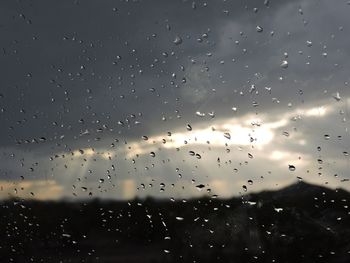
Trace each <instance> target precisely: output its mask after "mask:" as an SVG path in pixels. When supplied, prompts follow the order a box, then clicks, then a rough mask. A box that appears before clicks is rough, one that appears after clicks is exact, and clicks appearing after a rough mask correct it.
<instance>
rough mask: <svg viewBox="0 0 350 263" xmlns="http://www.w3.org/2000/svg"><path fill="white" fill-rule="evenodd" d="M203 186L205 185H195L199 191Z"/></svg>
mask: <svg viewBox="0 0 350 263" xmlns="http://www.w3.org/2000/svg"><path fill="white" fill-rule="evenodd" d="M204 187H205V185H204V184H199V185H196V188H197V189H198V190H199V191H201V190H202V189H203V188H204Z"/></svg>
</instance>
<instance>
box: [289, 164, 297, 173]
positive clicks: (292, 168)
mask: <svg viewBox="0 0 350 263" xmlns="http://www.w3.org/2000/svg"><path fill="white" fill-rule="evenodd" d="M288 169H289V171H292V172H294V171H295V169H296V168H295V166H294V165H292V164H289V165H288Z"/></svg>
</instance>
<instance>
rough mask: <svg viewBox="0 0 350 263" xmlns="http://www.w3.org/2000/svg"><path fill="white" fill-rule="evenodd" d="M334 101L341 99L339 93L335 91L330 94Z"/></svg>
mask: <svg viewBox="0 0 350 263" xmlns="http://www.w3.org/2000/svg"><path fill="white" fill-rule="evenodd" d="M332 97H333V98H334V99H335V100H336V101H340V100H341V97H340V94H339V92H337V93H335V94H333V96H332Z"/></svg>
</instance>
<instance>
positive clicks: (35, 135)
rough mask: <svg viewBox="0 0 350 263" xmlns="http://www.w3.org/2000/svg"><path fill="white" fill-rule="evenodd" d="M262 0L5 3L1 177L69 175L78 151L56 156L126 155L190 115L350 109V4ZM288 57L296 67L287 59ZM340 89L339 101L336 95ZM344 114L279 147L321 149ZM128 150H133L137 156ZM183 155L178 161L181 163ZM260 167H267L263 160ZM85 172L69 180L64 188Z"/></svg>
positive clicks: (1, 19) (202, 120) (0, 22)
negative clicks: (94, 151) (84, 152)
mask: <svg viewBox="0 0 350 263" xmlns="http://www.w3.org/2000/svg"><path fill="white" fill-rule="evenodd" d="M264 2H266V1H257V0H256V1H243V0H242V1H209V2H203V1H196V3H195V5H193V3H192V1H170V0H169V1H160V0H159V1H119V2H116V1H103V2H101V1H33V2H29V1H28V2H27V1H26V2H22V1H16V2H15V1H9V0H8V1H2V2H1V4H0V6H1V8H0V32H1V34H0V40H1V43H0V45H1V47H0V48H1V55H0V72H1V75H0V81H1V86H0V94H1V97H0V108H2V109H3V110H2V112H1V113H0V122H1V129H0V147H1V148H2V149H3V150H2V151H3V155H2V157H1V160H2V161H3V163H5V162H6V164H4V165H2V167H1V168H2V169H1V171H2V173H3V174H4V173H5V174H6V175H5V177H6V178H13V177H15V178H18V176H19V174H29V175H33V174H34V173H33V172H30V168H31V167H33V166H35V164H36V162H39V164H38V167H37V168H36V170H35V171H36V172H37V174H36V176H37V177H38V178H44V177H45V176H46V175H47V174H50V173H51V172H52V171H51V170H50V169H52V167H54V166H55V164H57V165H58V166H59V167H60V168H59V169H62V170H59V171H60V172H61V171H62V173H64V171H65V170H64V168H62V166H63V165H64V163H65V162H66V160H67V159H63V160H61V159H59V160H55V162H54V163H49V164H47V163H46V162H48V158H49V157H50V156H54V155H55V154H57V153H60V154H62V153H69V152H71V151H74V150H76V149H78V148H87V147H94V148H107V147H109V146H110V144H111V143H115V144H116V145H117V147H116V148H118V151H119V149H121V151H123V150H125V149H127V147H128V145H127V144H125V143H126V142H134V141H135V140H140V137H141V136H142V135H144V134H145V135H148V136H152V135H159V134H162V135H164V136H166V132H167V131H172V132H176V131H177V132H181V131H186V124H187V123H191V125H192V127H193V128H194V129H196V128H197V127H202V126H203V125H206V126H210V125H212V124H213V123H215V121H217V120H222V122H225V120H228V119H229V118H236V119H237V120H242V121H243V119H242V116H245V115H246V114H250V113H252V114H255V113H256V115H257V116H259V115H264V116H269V117H265V120H266V121H267V122H269V121H271V122H273V121H277V120H279V118H280V117H281V116H284V115H285V114H287V113H288V112H294V111H295V109H297V108H300V107H302V108H311V107H317V106H320V105H323V104H325V103H326V104H331V105H333V104H334V103H337V104H336V106H334V105H333V106H334V108H336V109H337V110H338V111H340V110H343V111H345V112H346V111H348V110H349V108H348V105H347V104H346V103H347V100H346V98H347V97H348V96H349V95H350V94H349V93H350V92H349V88H348V84H347V82H348V81H349V75H348V69H349V67H350V64H349V61H348V56H349V50H348V48H347V47H348V46H349V45H350V39H349V37H348V35H349V28H348V27H347V25H348V22H349V16H348V12H349V9H350V6H349V5H346V3H343V2H335V3H333V2H332V3H331V2H328V1H269V3H270V4H269V5H264ZM254 8H257V9H254ZM257 27H261V28H262V29H257ZM258 31H260V32H258ZM177 36H178V37H181V43H180V44H178V45H177V44H175V43H174V39H175V38H176V37H177ZM285 53H286V54H285ZM283 60H287V61H288V68H282V67H281V66H280V65H281V63H282V61H283ZM252 85H254V86H253V88H252ZM270 88H271V90H269V89H270ZM336 92H340V96H341V97H342V99H341V101H340V102H339V103H338V102H336V101H335V100H334V99H333V98H332V96H333V95H334V93H336ZM332 103H333V104H332ZM232 107H236V108H237V111H236V112H234V111H232ZM197 111H199V112H201V113H205V114H206V116H204V117H199V116H198V115H196V112H197ZM209 112H215V118H212V117H210V116H209V115H208V113H209ZM337 114H338V113H334V114H333V115H332V118H330V117H327V118H325V119H323V120H322V121H316V120H314V119H306V121H307V122H306V121H305V122H297V123H291V124H290V125H289V126H294V127H289V126H288V129H289V130H292V128H298V129H300V130H302V131H304V132H305V136H304V138H303V139H304V140H305V141H307V142H308V144H307V145H306V146H300V145H296V144H294V143H293V142H292V141H289V142H285V141H278V143H277V144H276V145H277V146H281V148H283V149H284V150H286V149H287V148H288V149H289V150H290V151H291V152H300V153H304V154H305V155H308V154H310V152H314V151H315V148H316V147H317V146H318V144H320V143H318V142H319V140H320V139H316V140H313V139H314V138H315V137H316V138H323V135H324V134H323V133H326V132H327V133H330V134H336V133H337V131H338V130H339V129H342V128H343V126H344V125H343V123H341V120H340V119H339V118H340V117H339V118H337V117H336V116H338V115H337ZM347 114H348V113H347ZM118 121H120V123H119V124H118ZM327 123H329V125H328V126H329V128H328V129H324V126H327ZM284 129H287V128H286V127H282V128H281V129H279V130H278V132H280V133H282V132H283V131H284ZM315 129H317V131H315ZM276 133H277V131H276ZM42 137H44V138H45V139H44V138H42ZM344 137H346V135H344ZM40 138H41V140H40ZM33 139H35V140H34V141H33ZM115 139H118V141H116V140H115ZM283 143H284V144H283ZM17 144H19V145H17ZM338 146H339V145H338ZM338 146H337V145H333V147H332V148H330V149H329V151H328V153H329V155H330V156H332V158H333V157H334V158H339V156H338V155H339V154H341V153H340V152H339V151H338V150H337V147H338ZM342 147H343V148H344V151H345V150H346V149H347V147H348V146H347V144H346V143H343V144H342ZM199 148H200V147H199ZM217 151H218V152H219V150H217ZM11 153H15V157H11ZM118 153H119V152H118ZM162 154H163V155H162ZM162 154H159V156H162V158H163V156H164V159H167V156H169V152H167V151H164V152H163V153H162ZM215 154H216V153H215ZM244 154H246V153H244ZM121 155H122V157H123V158H122V159H124V157H125V155H126V153H124V156H123V153H121ZM157 156H158V155H157ZM337 156H338V157H337ZM182 158H184V157H183V156H179V157H173V159H176V162H177V163H181V161H182ZM204 158H205V157H204ZM213 160H215V158H214V159H213ZM68 162H69V161H68ZM174 162H175V161H174ZM144 163H147V162H146V161H144V162H143V161H139V164H140V165H139V166H140V167H142V166H144ZM188 163H190V164H189V165H188V166H189V167H192V163H191V162H190V161H189V162H188ZM21 165H22V166H21ZM90 165H91V164H90ZM128 165H130V164H128V163H126V164H124V166H123V165H122V166H123V168H122V170H123V172H125V173H124V174H123V176H127V175H128V174H129V173H130V172H131V173H132V172H133V169H132V168H130V167H128ZM76 166H77V167H76V169H77V170H79V164H78V165H76ZM95 166H96V167H98V166H100V167H102V166H103V165H102V164H101V162H99V163H98V164H95ZM22 167H24V168H22ZM140 167H139V169H140V170H142V168H144V167H142V168H140ZM162 167H163V168H159V171H158V172H154V176H155V177H157V176H159V174H163V173H164V174H167V171H168V170H169V168H166V167H165V166H162ZM257 167H262V170H263V169H265V168H266V167H264V162H261V163H258V164H257ZM96 169H97V170H98V168H96ZM188 169H189V170H190V168H188ZM201 169H202V170H201V172H203V173H204V174H206V173H208V174H209V172H205V170H206V168H205V167H204V168H203V167H202V168H201ZM249 169H252V168H250V167H249ZM211 171H212V170H211ZM208 176H209V175H208ZM209 177H210V176H209ZM73 178H74V179H75V177H69V178H68V179H67V178H66V177H64V176H62V178H58V179H57V180H58V181H60V183H62V185H66V183H65V182H66V181H69V184H72V180H74V179H73ZM95 179H96V178H95ZM165 179H166V180H170V179H171V175H169V176H165Z"/></svg>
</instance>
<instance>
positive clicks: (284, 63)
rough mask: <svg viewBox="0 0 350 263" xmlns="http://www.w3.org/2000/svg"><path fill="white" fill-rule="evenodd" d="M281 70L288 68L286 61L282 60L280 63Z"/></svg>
mask: <svg viewBox="0 0 350 263" xmlns="http://www.w3.org/2000/svg"><path fill="white" fill-rule="evenodd" d="M281 68H284V69H286V68H288V61H287V60H283V61H282V63H281Z"/></svg>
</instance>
